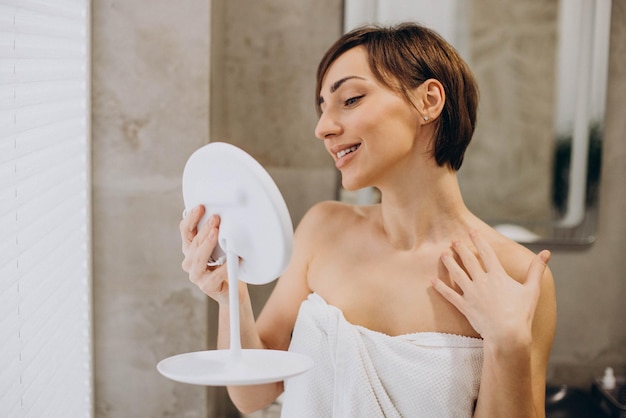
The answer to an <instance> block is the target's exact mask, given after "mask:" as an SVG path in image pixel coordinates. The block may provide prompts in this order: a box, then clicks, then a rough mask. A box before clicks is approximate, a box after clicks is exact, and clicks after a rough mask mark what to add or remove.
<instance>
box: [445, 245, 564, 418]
mask: <svg viewBox="0 0 626 418" xmlns="http://www.w3.org/2000/svg"><path fill="white" fill-rule="evenodd" d="M471 238H472V241H473V243H474V245H475V246H476V249H477V250H478V257H476V256H474V254H473V253H472V251H471V250H470V249H469V248H468V247H467V246H465V245H464V244H462V243H459V242H455V243H453V249H454V251H455V252H456V254H457V255H458V257H459V259H460V264H459V263H457V261H456V260H455V259H454V257H453V256H452V255H450V254H444V255H442V262H443V264H444V266H445V267H446V269H447V270H448V272H449V274H450V278H451V279H452V281H453V282H454V283H456V284H457V285H458V286H459V287H460V288H461V291H462V293H458V292H456V291H455V290H453V289H452V288H450V287H449V286H447V285H446V284H445V283H443V282H442V281H441V280H439V279H436V280H434V281H433V284H434V286H435V289H437V290H438V291H439V292H440V293H441V294H442V295H443V296H444V297H445V298H446V299H447V300H448V301H449V302H450V303H452V304H453V305H455V306H456V307H457V309H459V311H461V312H462V313H463V314H464V315H465V316H466V318H467V319H468V320H469V322H470V323H471V324H472V326H473V327H474V328H475V329H476V330H477V331H478V332H479V333H480V334H481V336H482V337H483V340H484V358H483V370H482V376H481V384H480V391H479V396H478V403H477V406H476V411H475V416H476V417H494V416H506V417H523V418H528V417H544V416H545V375H546V367H547V362H548V357H549V353H550V348H551V346H552V340H553V336H554V328H555V321H556V308H555V300H554V285H553V279H552V275H551V273H550V271H549V269H547V268H546V263H547V262H548V260H549V257H550V254H549V252H547V251H543V252H541V253H540V254H538V255H537V256H535V257H534V258H533V259H532V261H531V262H530V267H529V268H528V272H527V274H526V280H522V281H523V283H521V282H518V281H516V280H514V279H513V278H511V277H510V276H509V275H508V274H507V273H506V271H505V270H504V268H503V267H502V264H501V263H500V260H498V258H497V256H496V254H495V252H494V251H493V249H492V248H491V246H490V245H489V244H488V243H487V242H486V241H485V240H484V239H483V238H481V237H480V236H479V235H478V234H476V233H472V234H471ZM461 265H462V267H461Z"/></svg>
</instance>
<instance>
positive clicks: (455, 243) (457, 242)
mask: <svg viewBox="0 0 626 418" xmlns="http://www.w3.org/2000/svg"><path fill="white" fill-rule="evenodd" d="M452 245H453V246H455V247H458V246H459V245H461V241H457V240H454V241H452Z"/></svg>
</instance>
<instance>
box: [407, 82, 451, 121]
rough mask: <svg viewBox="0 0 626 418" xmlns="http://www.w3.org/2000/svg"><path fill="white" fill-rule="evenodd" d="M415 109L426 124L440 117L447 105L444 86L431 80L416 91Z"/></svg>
mask: <svg viewBox="0 0 626 418" xmlns="http://www.w3.org/2000/svg"><path fill="white" fill-rule="evenodd" d="M413 94H414V96H413V97H414V100H415V102H414V104H415V108H416V109H417V111H418V112H419V114H420V115H421V116H422V119H423V121H424V122H425V123H429V122H431V121H433V120H435V119H437V118H438V117H439V115H440V114H441V112H442V111H443V106H444V104H445V103H446V92H445V90H444V89H443V85H442V84H441V83H440V82H439V81H438V80H436V79H434V78H429V79H428V80H426V81H424V82H423V83H422V84H420V85H419V87H417V88H416V89H415V90H414V93H413Z"/></svg>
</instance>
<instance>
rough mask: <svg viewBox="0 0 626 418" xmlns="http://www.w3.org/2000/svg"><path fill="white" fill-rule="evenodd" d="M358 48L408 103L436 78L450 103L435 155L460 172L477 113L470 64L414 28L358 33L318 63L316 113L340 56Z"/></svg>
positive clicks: (439, 126)
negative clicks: (324, 85)
mask: <svg viewBox="0 0 626 418" xmlns="http://www.w3.org/2000/svg"><path fill="white" fill-rule="evenodd" d="M357 46H362V47H364V48H365V49H366V51H367V54H368V60H369V66H370V69H371V71H372V73H373V74H374V76H375V77H376V78H377V79H378V81H380V82H381V83H382V84H384V85H385V86H387V87H389V88H391V89H393V90H396V91H399V92H401V93H402V94H403V95H404V96H405V98H406V99H407V100H408V101H409V102H411V99H410V95H409V92H410V91H411V90H412V89H414V88H416V87H418V86H419V85H420V84H422V83H423V82H424V81H426V80H428V79H431V78H434V79H436V80H438V81H439V82H440V83H441V84H442V85H443V88H444V91H445V93H446V101H445V104H444V108H443V111H442V113H441V115H440V118H439V120H437V121H436V122H435V123H437V133H436V139H435V144H434V149H433V155H434V157H435V160H436V161H437V164H439V165H440V166H443V165H445V164H448V165H449V166H450V167H451V168H452V169H454V170H458V169H459V168H460V167H461V164H462V163H463V156H464V155H465V150H466V149H467V146H468V145H469V143H470V141H471V139H472V135H473V134H474V129H475V126H476V112H477V108H478V86H477V85H476V81H475V79H474V75H473V74H472V72H471V70H470V69H469V66H468V65H467V63H465V61H464V60H463V59H462V58H461V57H460V55H459V54H458V52H457V51H456V50H455V49H454V48H453V47H452V46H451V45H450V44H449V43H448V42H446V41H445V40H444V39H443V38H442V37H441V36H440V35H439V34H437V33H436V32H435V31H433V30H430V29H428V28H426V27H424V26H421V25H419V24H416V23H402V24H399V25H396V26H392V27H380V26H364V27H361V28H357V29H354V30H352V31H350V32H348V33H346V34H345V35H343V36H342V37H341V38H339V39H338V40H337V41H336V42H335V43H334V44H333V45H332V46H331V47H330V48H329V49H328V51H326V54H324V57H323V58H322V60H321V61H320V64H319V66H318V69H317V87H316V91H315V99H316V106H317V111H318V113H320V112H321V109H320V104H319V102H318V98H319V96H320V90H321V88H322V81H323V79H324V76H325V75H326V73H327V72H328V69H329V68H330V66H331V65H332V63H333V62H334V61H335V60H336V59H337V58H339V56H340V55H341V54H343V53H344V52H346V51H348V50H350V49H352V48H355V47H357ZM396 84H397V85H396Z"/></svg>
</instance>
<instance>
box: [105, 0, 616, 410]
mask: <svg viewBox="0 0 626 418" xmlns="http://www.w3.org/2000/svg"><path fill="white" fill-rule="evenodd" d="M210 3H213V4H212V5H211V4H210ZM146 5H147V3H146V2H143V1H140V0H94V2H93V183H94V192H93V203H94V208H93V215H94V218H93V221H94V225H93V229H94V305H95V306H94V309H95V315H94V316H95V317H94V321H95V324H94V332H95V379H96V388H95V397H96V410H97V411H96V412H97V413H96V416H97V417H99V418H105V417H107V418H108V417H129V416H136V417H190V418H191V417H212V416H227V415H228V414H229V413H230V412H229V411H230V408H229V406H228V403H227V402H226V401H225V397H224V393H223V391H222V390H216V389H212V388H206V389H205V388H202V387H196V386H190V385H185V384H180V383H175V382H171V381H169V380H167V379H165V378H163V377H162V376H160V375H159V374H158V373H157V372H156V370H155V365H156V363H157V362H158V361H159V360H160V359H162V358H164V357H167V356H169V355H172V354H176V353H181V352H187V351H193V350H201V349H205V348H207V347H212V346H213V344H214V336H215V321H214V309H215V304H214V303H209V302H208V301H207V299H206V298H205V297H203V296H202V295H201V294H199V292H198V291H197V290H196V289H195V288H194V286H193V285H191V284H190V283H189V282H188V280H187V278H186V275H185V274H184V273H183V272H182V271H181V270H180V262H181V261H182V256H181V254H180V242H179V237H178V230H177V225H178V221H179V219H180V212H181V210H182V202H181V196H180V175H181V173H182V168H183V166H184V163H185V161H186V159H187V157H188V156H189V155H190V154H191V152H193V150H195V149H196V148H197V147H199V146H201V145H203V144H205V143H206V142H207V141H209V138H211V139H213V140H221V141H228V142H232V143H234V144H237V145H239V146H241V147H242V148H244V149H246V150H247V151H249V152H250V153H251V154H253V155H254V156H255V157H256V158H258V159H259V160H260V161H261V162H262V163H263V164H264V165H265V166H266V167H267V168H268V170H269V172H270V174H271V175H272V176H273V177H274V178H275V180H276V182H277V183H278V185H279V187H280V188H281V190H282V192H283V194H284V195H285V199H286V201H287V204H288V206H289V208H290V211H291V213H292V217H293V220H294V224H297V222H298V220H299V219H300V218H301V216H302V214H303V213H304V212H305V211H306V209H307V208H308V207H310V205H312V204H313V203H314V202H316V201H319V200H323V199H329V198H333V197H334V193H335V192H334V190H335V186H336V184H335V183H336V174H335V173H334V169H333V168H332V164H331V163H330V161H328V158H327V157H326V156H325V155H323V152H322V151H323V150H321V148H322V147H321V146H320V145H319V144H318V143H317V140H316V139H315V138H314V136H313V128H314V124H315V119H316V116H315V112H314V110H313V100H314V98H313V88H314V79H313V78H314V70H315V65H316V63H317V60H318V59H319V56H320V55H321V53H322V52H323V50H324V49H325V48H326V47H327V46H328V45H329V44H330V42H331V41H332V40H333V39H335V38H336V37H337V36H338V35H339V34H340V32H341V0H323V1H320V0H316V1H308V2H290V1H288V0H264V1H258V2H246V1H244V0H230V1H226V0H213V1H212V2H210V1H209V0H181V1H178V2H171V1H167V0H154V1H151V2H150V3H149V7H146ZM612 19H613V20H612V28H611V37H612V39H611V42H612V44H611V64H610V75H609V77H610V79H609V96H608V106H607V108H608V115H607V120H606V132H605V133H606V135H605V148H604V160H603V179H602V186H601V202H600V220H599V230H598V238H597V241H596V243H595V244H593V245H591V246H589V247H584V248H575V247H573V248H552V250H553V252H554V256H553V259H552V261H551V267H552V270H553V273H554V276H555V281H556V286H557V298H558V304H559V322H558V328H557V335H556V340H555V344H554V349H553V355H552V359H551V362H550V372H549V380H550V381H552V382H554V383H567V384H572V385H578V386H582V387H587V386H588V384H589V382H590V379H591V378H592V377H593V376H595V375H597V374H599V373H601V371H602V369H603V368H604V367H605V366H607V365H614V366H619V367H624V365H626V327H625V326H624V318H626V303H624V299H625V297H626V276H625V272H626V257H624V255H623V253H624V250H626V218H625V216H624V215H625V214H626V193H624V184H623V176H624V173H625V172H626V141H624V135H626V119H625V118H624V117H623V115H624V114H626V100H624V97H626V62H625V61H624V60H623V57H624V56H625V54H626V4H625V3H624V2H619V1H615V2H613V16H612ZM212 38H214V39H212ZM210 45H212V46H213V47H212V48H211V47H210ZM209 51H210V52H209ZM244 122H245V123H244ZM250 122H252V123H250ZM270 288H271V286H262V287H259V288H256V287H255V288H254V289H253V293H254V295H255V296H254V297H255V309H256V310H257V312H258V310H259V309H260V306H261V305H262V303H263V301H264V298H265V297H266V295H267V292H268V291H269V290H270Z"/></svg>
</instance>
